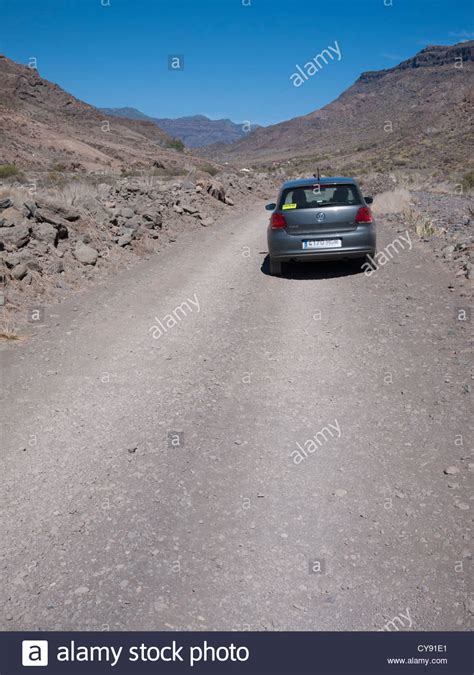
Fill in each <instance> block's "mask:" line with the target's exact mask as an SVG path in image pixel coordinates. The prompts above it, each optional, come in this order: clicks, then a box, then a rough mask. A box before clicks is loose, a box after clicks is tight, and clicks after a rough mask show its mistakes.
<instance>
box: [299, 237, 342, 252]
mask: <svg viewBox="0 0 474 675" xmlns="http://www.w3.org/2000/svg"><path fill="white" fill-rule="evenodd" d="M341 246H342V239H305V240H304V241H303V248H304V249H305V250H306V249H308V248H341Z"/></svg>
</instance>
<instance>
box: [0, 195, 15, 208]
mask: <svg viewBox="0 0 474 675" xmlns="http://www.w3.org/2000/svg"><path fill="white" fill-rule="evenodd" d="M9 206H13V202H12V200H11V199H10V198H9V197H6V198H5V199H0V211H3V209H8V207H9Z"/></svg>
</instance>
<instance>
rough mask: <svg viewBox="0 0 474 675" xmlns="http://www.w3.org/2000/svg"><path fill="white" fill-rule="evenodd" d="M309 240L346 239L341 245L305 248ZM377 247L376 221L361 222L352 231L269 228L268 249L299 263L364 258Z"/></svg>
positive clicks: (277, 256)
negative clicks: (298, 232) (299, 231)
mask: <svg viewBox="0 0 474 675" xmlns="http://www.w3.org/2000/svg"><path fill="white" fill-rule="evenodd" d="M305 239H342V246H341V248H333V249H321V250H315V249H310V250H303V248H302V246H303V241H304V240H305ZM375 247H376V236H375V226H374V224H373V223H370V224H367V225H359V226H358V227H357V228H356V229H355V230H352V231H351V232H331V233H324V234H322V233H318V234H305V235H294V234H288V232H287V231H286V230H284V229H281V230H272V229H271V228H268V252H269V254H270V257H271V258H273V259H274V260H281V261H282V262H283V261H290V260H295V261H298V262H304V261H305V260H307V261H312V260H341V259H344V258H363V257H364V256H365V255H367V254H373V253H374V251H375Z"/></svg>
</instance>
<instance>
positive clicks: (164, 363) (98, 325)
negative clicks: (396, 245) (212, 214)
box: [0, 204, 473, 630]
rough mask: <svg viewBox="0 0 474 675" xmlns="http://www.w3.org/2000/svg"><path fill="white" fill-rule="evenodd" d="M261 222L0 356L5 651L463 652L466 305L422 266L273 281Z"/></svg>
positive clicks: (259, 218)
mask: <svg viewBox="0 0 474 675" xmlns="http://www.w3.org/2000/svg"><path fill="white" fill-rule="evenodd" d="M267 219H268V215H267V214H265V211H264V210H263V205H262V204H259V205H258V206H252V207H251V208H250V209H249V210H248V212H247V213H245V215H242V213H241V214H239V215H236V216H234V217H233V218H231V219H229V220H227V221H225V222H222V223H220V224H216V225H215V226H213V227H212V228H208V229H201V230H199V231H193V232H188V233H186V234H184V235H182V236H181V237H180V238H179V239H178V241H177V242H175V243H174V244H172V245H170V247H168V248H167V249H166V250H165V251H164V252H162V253H160V254H157V255H154V256H153V257H152V258H151V259H149V260H146V261H143V262H142V263H140V264H138V265H135V266H134V267H133V268H130V269H127V270H123V271H122V272H120V273H119V274H118V275H117V276H115V277H114V278H111V279H109V280H108V281H107V282H106V283H103V284H102V285H101V286H99V287H97V288H95V289H89V290H87V291H85V292H83V293H80V294H76V295H74V296H73V297H71V298H70V300H68V301H67V302H66V303H64V304H63V305H61V306H55V307H47V308H46V312H45V322H44V324H43V325H41V326H37V327H35V330H34V331H33V333H34V334H33V335H31V336H30V337H29V338H28V339H27V340H25V341H24V342H22V343H15V344H8V345H6V346H3V348H2V364H3V373H4V387H3V390H4V401H3V405H2V409H3V418H4V434H3V437H4V440H5V443H4V449H3V453H2V465H3V469H2V474H3V477H2V485H3V489H2V493H3V497H2V517H1V519H2V528H1V540H2V549H1V572H2V592H1V593H2V594H1V596H0V601H1V606H2V620H1V628H2V629H4V630H15V629H18V630H19V629H21V630H27V629H28V630H37V629H38V630H48V629H49V630H108V629H110V630H175V629H182V630H218V629H219V630H248V629H250V630H284V629H288V630H377V629H385V630H392V629H393V630H396V629H400V630H410V629H413V630H434V629H438V630H455V629H458V630H459V629H466V628H467V626H468V621H469V616H470V610H472V606H471V607H470V606H469V604H468V602H469V601H468V597H469V576H470V568H469V565H470V561H471V557H470V556H471V553H470V545H469V541H468V539H467V538H466V532H467V524H468V521H470V520H471V514H472V508H473V507H472V502H471V501H470V499H469V493H468V487H469V482H470V481H469V477H470V476H472V473H471V474H470V473H469V464H470V463H471V466H470V468H471V469H472V468H473V467H472V461H473V460H472V457H470V450H469V437H468V421H469V412H470V409H469V402H468V401H469V397H470V394H469V391H470V383H471V371H470V366H469V352H468V341H467V334H468V328H469V326H467V325H466V324H463V323H462V322H460V321H458V320H457V316H456V307H459V306H460V305H462V303H463V299H462V298H460V297H459V296H458V293H457V292H456V291H452V290H450V289H449V288H448V286H449V285H450V282H451V278H450V277H449V276H448V272H447V271H446V270H445V269H443V268H442V267H441V266H440V265H439V264H438V263H437V262H434V261H433V260H432V258H431V257H430V254H429V252H427V251H424V250H423V249H422V248H421V245H420V244H419V243H416V242H415V243H414V244H413V247H412V249H411V250H408V249H405V250H403V251H400V252H399V254H397V255H396V256H394V257H393V258H392V259H391V260H390V261H389V262H388V263H387V264H386V265H385V266H383V267H381V268H379V269H378V270H377V272H376V273H374V274H373V275H372V276H370V277H368V276H366V275H365V274H363V273H361V272H360V268H359V267H358V266H357V264H354V263H351V264H335V263H325V264H321V265H319V266H318V265H308V266H307V267H305V266H303V267H296V268H292V269H290V270H289V274H288V276H287V277H286V278H275V277H271V276H269V275H268V273H267V267H266V263H265V257H266V233H265V228H266V221H267ZM397 236H398V233H397V231H394V230H389V229H388V227H387V226H386V225H384V223H383V222H380V223H379V246H378V248H379V250H381V249H383V247H384V246H386V245H387V244H388V243H390V242H391V241H392V240H393V239H394V238H395V237H397ZM262 265H263V267H262ZM191 301H194V304H193V303H192V302H191ZM183 303H185V304H183ZM186 303H187V304H186ZM170 317H172V318H173V319H174V323H173V320H171V319H170ZM160 324H161V327H160ZM162 329H163V330H162ZM331 425H332V426H331ZM302 449H304V450H305V451H306V452H303V450H302ZM448 467H454V469H450V471H454V473H449V474H445V473H444V471H445V470H446V469H447V468H448ZM397 617H398V619H397ZM403 617H406V618H403ZM394 620H395V621H394ZM391 621H392V622H393V623H389V625H388V627H387V622H391ZM393 626H394V627H393ZM384 627H385V628H384Z"/></svg>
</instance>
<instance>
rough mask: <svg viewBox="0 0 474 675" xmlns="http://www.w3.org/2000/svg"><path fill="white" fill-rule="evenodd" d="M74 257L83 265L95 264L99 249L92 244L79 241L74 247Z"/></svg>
mask: <svg viewBox="0 0 474 675" xmlns="http://www.w3.org/2000/svg"><path fill="white" fill-rule="evenodd" d="M74 257H75V258H76V260H78V261H79V262H80V263H82V264H83V265H95V264H96V262H97V258H98V257H99V253H98V251H96V249H95V248H92V246H88V245H87V244H84V243H83V242H82V241H80V242H78V243H77V244H76V246H75V248H74Z"/></svg>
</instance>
